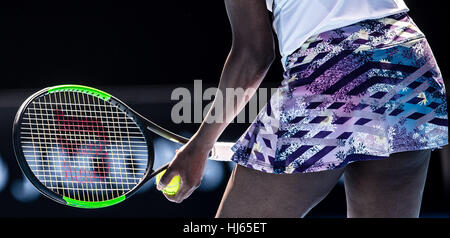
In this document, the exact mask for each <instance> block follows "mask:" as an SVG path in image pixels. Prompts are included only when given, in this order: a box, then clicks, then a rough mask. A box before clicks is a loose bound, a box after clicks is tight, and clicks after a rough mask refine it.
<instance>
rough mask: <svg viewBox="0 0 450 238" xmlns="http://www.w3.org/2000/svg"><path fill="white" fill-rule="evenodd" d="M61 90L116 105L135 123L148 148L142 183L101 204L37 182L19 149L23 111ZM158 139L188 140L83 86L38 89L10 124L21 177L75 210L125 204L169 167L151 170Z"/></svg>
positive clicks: (110, 97) (20, 148) (49, 196)
mask: <svg viewBox="0 0 450 238" xmlns="http://www.w3.org/2000/svg"><path fill="white" fill-rule="evenodd" d="M61 91H68V92H73V91H77V92H82V93H87V94H90V95H92V96H95V97H98V98H100V99H102V100H104V101H107V102H108V103H110V104H111V105H113V106H117V107H118V108H119V110H121V111H123V112H125V113H126V114H127V116H129V117H130V118H132V119H133V121H134V122H135V123H136V125H137V126H138V127H139V128H140V129H141V132H142V134H143V136H144V138H145V140H146V144H147V149H148V153H147V154H148V163H147V168H146V171H145V173H144V176H143V177H142V178H141V180H140V181H139V182H138V183H137V184H136V185H135V186H134V187H133V188H132V189H131V190H129V191H127V192H126V193H124V194H123V195H121V196H118V197H115V198H113V199H109V200H104V201H82V200H76V199H73V198H69V197H65V196H62V195H60V194H58V193H55V192H53V191H52V190H50V189H49V188H47V187H46V186H45V185H44V184H43V183H41V181H39V179H38V178H37V177H36V175H35V174H34V173H33V172H32V170H31V168H30V166H29V165H28V163H27V161H26V158H25V154H24V152H23V149H22V142H21V124H22V121H23V115H24V112H25V110H26V109H27V108H28V106H29V105H30V103H32V102H33V101H34V100H35V99H37V98H39V97H42V96H44V95H47V94H49V93H53V92H61ZM157 136H161V137H164V138H166V139H168V140H171V141H173V142H176V143H179V144H185V143H186V142H188V141H189V139H188V138H185V137H182V136H180V135H177V134H175V133H173V132H171V131H168V130H166V129H164V128H162V127H160V126H158V125H157V124H155V123H154V122H152V121H150V120H148V119H147V118H145V117H143V116H142V115H140V114H139V113H137V112H136V111H134V110H133V109H131V107H129V106H127V105H126V104H125V103H123V102H122V101H120V100H119V99H117V98H116V97H114V96H112V95H110V94H108V93H106V92H103V91H100V90H98V89H95V88H91V87H87V86H82V85H72V84H67V85H58V86H54V87H48V88H44V89H42V90H39V91H38V92H36V93H34V94H33V95H31V96H30V97H28V98H27V99H26V100H25V101H24V103H23V104H22V105H21V106H20V108H19V110H18V111H17V114H16V117H15V119H14V123H13V130H12V139H13V148H14V153H15V155H16V160H17V162H18V164H19V167H20V169H21V170H22V172H23V174H24V175H25V176H26V177H27V178H28V180H29V181H30V182H31V184H33V185H34V186H35V187H36V188H37V189H38V190H39V191H40V192H41V193H42V194H43V195H45V196H46V197H48V198H50V199H51V200H53V201H55V202H58V203H61V204H64V205H68V206H72V207H78V208H103V207H108V206H111V205H115V204H117V203H120V202H122V201H124V200H125V199H127V198H129V197H130V196H132V195H133V194H134V193H135V192H136V191H138V190H139V188H141V187H142V186H143V185H144V184H145V183H146V182H147V181H148V180H150V179H151V178H152V177H154V176H155V175H157V174H158V173H160V172H161V171H163V170H164V169H166V168H167V167H168V165H169V163H167V164H165V165H163V166H161V167H160V168H157V169H155V170H154V169H153V166H154V158H155V154H154V150H153V149H152V148H150V146H153V143H152V142H153V139H155V138H156V137H157Z"/></svg>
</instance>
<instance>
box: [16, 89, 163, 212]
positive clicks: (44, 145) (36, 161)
mask: <svg viewBox="0 0 450 238" xmlns="http://www.w3.org/2000/svg"><path fill="white" fill-rule="evenodd" d="M153 136H154V135H152V134H151V133H147V130H146V125H145V121H144V120H142V116H140V115H139V114H137V113H135V112H134V111H133V110H132V109H131V108H130V107H128V106H127V105H125V104H124V103H123V102H121V101H120V100H119V99H117V98H115V97H113V96H112V95H110V94H108V93H106V92H103V91H100V90H98V89H95V88H91V87H86V86H82V85H60V86H55V87H49V88H45V89H42V90H40V91H38V92H36V93H35V94H33V95H32V96H30V97H29V98H28V99H27V100H26V101H25V102H24V103H23V104H22V105H21V107H20V108H19V110H18V112H17V114H16V117H15V120H14V125H13V146H14V151H15V155H16V159H17V162H18V164H19V166H20V168H21V170H22V172H23V173H24V174H25V176H26V177H27V178H28V179H29V181H30V182H31V183H32V184H33V185H34V186H35V187H36V188H37V189H38V190H39V191H40V192H41V193H42V194H44V195H45V196H47V197H48V198H50V199H52V200H54V201H56V202H59V203H61V204H65V205H69V206H73V207H79V208H102V207H107V206H111V205H115V204H117V203H120V202H122V201H124V200H125V199H126V198H128V197H130V196H131V195H132V194H134V193H135V192H136V191H137V190H138V189H139V188H140V187H141V186H142V185H143V184H144V183H145V182H146V181H147V180H148V179H149V178H150V176H149V175H150V174H152V172H154V171H153V169H152V168H153V164H154V150H153V148H152V147H153V144H152V143H151V142H152V141H153Z"/></svg>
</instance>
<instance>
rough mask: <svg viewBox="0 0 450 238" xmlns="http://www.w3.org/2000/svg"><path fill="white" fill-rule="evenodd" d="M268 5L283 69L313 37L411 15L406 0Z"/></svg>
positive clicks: (299, 0)
mask: <svg viewBox="0 0 450 238" xmlns="http://www.w3.org/2000/svg"><path fill="white" fill-rule="evenodd" d="M266 4H267V9H268V10H269V11H271V12H272V13H273V16H274V19H273V29H274V31H275V33H276V34H277V37H278V44H279V48H280V54H281V57H282V59H281V61H282V65H283V67H285V62H286V58H287V56H288V55H290V54H291V53H293V52H294V51H295V50H296V49H297V48H299V47H300V46H301V45H302V44H303V43H304V42H305V41H306V40H307V39H308V38H309V37H311V36H313V35H316V34H319V33H322V32H325V31H329V30H332V29H336V28H340V27H344V26H348V25H351V24H353V23H356V22H359V21H362V20H367V19H376V18H381V17H385V16H389V15H393V14H396V13H400V12H406V11H409V9H408V7H407V6H406V4H405V2H404V1H403V0H266ZM285 70H286V68H285Z"/></svg>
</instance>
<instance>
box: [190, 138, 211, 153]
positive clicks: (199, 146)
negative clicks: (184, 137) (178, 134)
mask: <svg viewBox="0 0 450 238" xmlns="http://www.w3.org/2000/svg"><path fill="white" fill-rule="evenodd" d="M189 145H190V146H191V147H192V148H193V149H195V150H196V151H198V152H201V153H209V152H210V151H211V149H212V148H213V147H214V141H213V140H208V139H206V138H205V137H202V136H198V134H195V135H194V136H192V137H191V140H190V141H189Z"/></svg>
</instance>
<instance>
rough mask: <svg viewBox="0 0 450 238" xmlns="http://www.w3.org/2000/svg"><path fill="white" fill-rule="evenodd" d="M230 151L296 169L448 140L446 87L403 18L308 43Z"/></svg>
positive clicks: (260, 164) (238, 158) (256, 165)
mask: <svg viewBox="0 0 450 238" xmlns="http://www.w3.org/2000/svg"><path fill="white" fill-rule="evenodd" d="M283 77H284V80H283V81H282V83H281V86H280V87H279V88H278V89H277V91H276V92H275V93H274V94H273V95H272V97H271V99H270V102H269V103H268V104H267V105H266V106H265V107H264V108H263V109H262V110H261V111H260V113H259V114H258V116H257V118H256V119H255V121H254V122H253V123H252V124H251V125H250V127H249V128H248V129H247V131H246V132H245V133H244V134H243V135H242V137H241V138H239V139H238V141H237V142H236V144H235V145H234V146H233V148H232V149H233V151H234V152H235V153H234V155H233V157H232V160H233V161H234V162H236V163H238V164H240V165H243V166H246V167H250V168H253V169H256V170H260V171H264V172H268V173H277V174H283V173H286V174H290V173H305V172H317V171H324V170H331V169H335V168H342V167H344V166H346V165H347V164H349V163H351V162H354V161H364V160H378V159H386V158H388V157H389V155H390V154H392V153H396V152H402V151H412V150H423V149H432V150H435V149H441V148H442V146H444V145H447V144H448V113H447V101H446V92H445V85H444V81H443V79H442V76H441V73H440V70H439V68H438V65H437V64H436V61H435V58H434V56H433V53H432V51H431V49H430V46H429V45H428V42H427V40H426V38H425V36H424V34H423V33H422V32H421V31H420V30H419V29H418V27H417V25H416V24H415V23H414V22H413V21H412V19H411V18H410V17H409V16H408V15H407V14H406V13H400V14H396V15H392V16H388V17H384V18H380V19H375V20H366V21H362V22H359V23H356V24H353V25H350V26H346V27H343V28H339V29H335V30H331V31H327V32H324V33H321V34H318V35H316V36H313V37H311V38H310V39H308V41H307V42H305V43H304V44H303V45H301V47H300V48H298V49H297V50H296V51H295V52H294V53H292V54H291V55H289V56H288V58H287V62H286V71H285V72H284V74H283Z"/></svg>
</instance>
